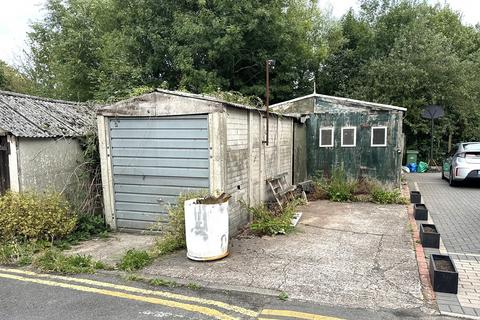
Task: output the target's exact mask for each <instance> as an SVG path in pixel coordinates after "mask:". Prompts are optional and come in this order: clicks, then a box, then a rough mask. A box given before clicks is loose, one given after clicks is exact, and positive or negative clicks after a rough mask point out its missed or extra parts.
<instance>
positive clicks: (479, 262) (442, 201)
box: [408, 173, 480, 319]
mask: <svg viewBox="0 0 480 320" xmlns="http://www.w3.org/2000/svg"><path fill="white" fill-rule="evenodd" d="M408 180H409V185H410V189H411V190H415V189H417V190H420V192H421V193H422V200H423V202H424V203H425V204H426V205H427V208H428V209H429V213H430V221H431V222H434V223H435V225H436V226H437V229H438V230H439V232H440V234H441V239H442V242H443V245H441V247H440V252H441V253H443V254H449V255H450V256H451V257H452V259H453V260H454V262H455V264H456V266H457V269H458V271H459V278H460V282H459V292H458V295H452V294H443V293H439V294H437V302H438V305H439V308H440V310H441V311H443V312H446V313H449V312H452V313H456V314H461V315H468V316H477V317H479V319H480V231H479V230H480V185H479V184H478V183H477V184H474V183H468V184H466V185H463V186H460V187H450V186H449V185H448V183H447V182H446V181H444V180H441V177H440V173H424V174H410V175H409V176H408ZM426 252H427V253H435V252H438V250H437V251H436V250H426Z"/></svg>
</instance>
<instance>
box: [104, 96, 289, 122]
mask: <svg viewBox="0 0 480 320" xmlns="http://www.w3.org/2000/svg"><path fill="white" fill-rule="evenodd" d="M175 98H178V99H175ZM179 99H180V100H179ZM183 99H189V100H196V101H198V102H199V103H198V104H196V105H195V106H194V107H192V106H189V105H185V103H184V102H183V101H184V100H183ZM223 106H229V107H234V108H239V109H246V110H256V111H260V112H265V111H266V109H265V108H256V107H252V106H247V105H243V104H239V103H235V102H230V101H225V100H222V99H219V98H216V97H211V96H208V95H203V94H194V93H189V92H183V91H170V90H163V89H156V90H155V91H154V92H151V93H147V94H143V95H140V96H137V97H133V98H130V99H127V100H123V101H119V102H117V103H114V104H112V105H108V106H105V107H102V108H100V109H98V111H97V112H98V114H101V115H105V116H129V115H130V116H139V115H149V116H165V115H168V114H172V115H174V114H187V113H209V112H215V111H220V110H221V109H220V108H222V107H223ZM146 113H147V114H146ZM273 113H274V114H277V113H275V112H273ZM290 117H291V116H290Z"/></svg>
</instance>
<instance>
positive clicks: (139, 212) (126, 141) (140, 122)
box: [109, 115, 209, 229]
mask: <svg viewBox="0 0 480 320" xmlns="http://www.w3.org/2000/svg"><path fill="white" fill-rule="evenodd" d="M109 125H110V136H111V150H112V151H111V152H112V167H113V184H114V193H115V194H114V197H115V204H116V221H117V227H118V228H127V229H148V228H149V227H150V226H151V225H152V224H154V223H155V222H157V221H166V217H167V209H168V206H169V205H172V204H175V202H176V197H177V196H178V195H179V194H180V193H183V192H189V191H198V190H201V189H206V190H208V189H209V145H208V116H207V115H190V116H177V117H161V118H158V117H157V118H127V119H118V118H117V119H111V120H110V124H109Z"/></svg>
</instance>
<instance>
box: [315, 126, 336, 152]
mask: <svg viewBox="0 0 480 320" xmlns="http://www.w3.org/2000/svg"><path fill="white" fill-rule="evenodd" d="M327 130H330V131H331V133H332V138H331V140H330V144H328V145H327V144H322V131H327ZM334 141H335V128H334V127H323V128H320V135H319V139H318V145H319V146H320V148H332V147H334Z"/></svg>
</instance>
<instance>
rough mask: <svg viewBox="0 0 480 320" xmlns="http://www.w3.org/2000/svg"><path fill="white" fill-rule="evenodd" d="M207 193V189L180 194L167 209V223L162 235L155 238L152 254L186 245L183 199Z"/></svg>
mask: <svg viewBox="0 0 480 320" xmlns="http://www.w3.org/2000/svg"><path fill="white" fill-rule="evenodd" d="M206 195H207V191H197V192H191V193H185V194H181V195H180V196H179V197H178V199H177V205H175V206H172V207H170V208H169V210H168V218H169V220H168V224H167V226H166V227H165V229H164V230H163V231H164V236H163V237H162V238H159V239H157V241H156V245H155V253H154V255H155V256H156V257H157V256H162V255H165V254H168V253H171V252H174V251H176V250H179V249H183V248H185V247H186V245H187V244H186V242H185V241H186V240H185V201H187V200H189V199H194V198H200V197H204V196H206Z"/></svg>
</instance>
